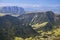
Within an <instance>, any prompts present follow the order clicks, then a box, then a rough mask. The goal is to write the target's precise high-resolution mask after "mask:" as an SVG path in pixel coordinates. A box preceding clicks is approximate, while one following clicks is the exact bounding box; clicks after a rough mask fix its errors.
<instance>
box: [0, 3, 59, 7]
mask: <svg viewBox="0 0 60 40" xmlns="http://www.w3.org/2000/svg"><path fill="white" fill-rule="evenodd" d="M0 6H19V7H23V8H40V7H52V8H55V7H60V4H46V5H44V4H26V3H25V4H24V3H21V4H18V3H17V4H16V3H0Z"/></svg>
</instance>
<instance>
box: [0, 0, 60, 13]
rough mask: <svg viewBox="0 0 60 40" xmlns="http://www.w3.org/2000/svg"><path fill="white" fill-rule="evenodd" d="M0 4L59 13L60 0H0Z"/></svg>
mask: <svg viewBox="0 0 60 40" xmlns="http://www.w3.org/2000/svg"><path fill="white" fill-rule="evenodd" d="M0 6H19V7H23V8H24V9H25V11H50V10H51V11H53V12H55V13H60V0H0Z"/></svg>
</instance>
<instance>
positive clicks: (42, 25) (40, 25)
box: [32, 22, 48, 28]
mask: <svg viewBox="0 0 60 40" xmlns="http://www.w3.org/2000/svg"><path fill="white" fill-rule="evenodd" d="M47 23H48V22H44V23H41V24H39V23H37V24H34V25H32V27H33V28H39V27H44V26H45V25H46V24H47Z"/></svg>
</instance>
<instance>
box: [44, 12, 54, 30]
mask: <svg viewBox="0 0 60 40" xmlns="http://www.w3.org/2000/svg"><path fill="white" fill-rule="evenodd" d="M46 16H47V19H48V24H47V25H46V26H45V27H44V28H45V29H46V31H47V30H49V31H50V30H51V29H53V28H54V27H53V25H54V23H55V20H54V19H55V14H54V13H53V12H52V11H47V12H46Z"/></svg>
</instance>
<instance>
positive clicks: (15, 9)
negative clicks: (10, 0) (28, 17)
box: [0, 6, 25, 14]
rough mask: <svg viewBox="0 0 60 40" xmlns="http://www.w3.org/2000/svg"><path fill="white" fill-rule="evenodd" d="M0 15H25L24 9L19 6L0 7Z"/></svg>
mask: <svg viewBox="0 0 60 40" xmlns="http://www.w3.org/2000/svg"><path fill="white" fill-rule="evenodd" d="M0 13H6V14H24V13H25V11H24V8H22V7H17V6H4V7H0Z"/></svg>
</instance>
